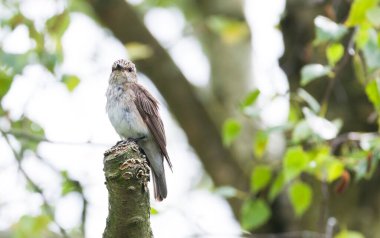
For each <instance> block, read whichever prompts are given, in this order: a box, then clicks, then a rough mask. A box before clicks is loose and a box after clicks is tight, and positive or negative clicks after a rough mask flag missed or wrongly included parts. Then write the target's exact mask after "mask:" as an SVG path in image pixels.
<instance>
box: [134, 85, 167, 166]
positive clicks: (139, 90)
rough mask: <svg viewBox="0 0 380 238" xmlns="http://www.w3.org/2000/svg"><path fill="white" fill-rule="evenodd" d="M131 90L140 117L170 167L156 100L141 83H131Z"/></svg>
mask: <svg viewBox="0 0 380 238" xmlns="http://www.w3.org/2000/svg"><path fill="white" fill-rule="evenodd" d="M131 86H132V90H133V92H134V93H135V98H134V103H135V105H136V107H137V110H138V111H139V113H140V115H141V117H142V119H143V120H144V122H145V123H146V124H147V126H148V128H149V131H150V132H151V133H152V135H153V137H154V140H155V141H156V143H157V145H158V146H159V147H160V150H161V153H162V154H163V156H164V157H165V158H166V161H167V162H168V164H169V166H170V169H171V168H172V163H171V162H170V159H169V155H168V152H167V150H166V137H165V129H164V124H163V123H162V120H161V117H160V115H159V113H158V102H157V100H156V99H155V98H154V97H153V96H152V95H151V94H150V93H149V92H148V91H147V90H146V89H145V88H143V87H142V86H141V85H139V84H137V83H134V84H131Z"/></svg>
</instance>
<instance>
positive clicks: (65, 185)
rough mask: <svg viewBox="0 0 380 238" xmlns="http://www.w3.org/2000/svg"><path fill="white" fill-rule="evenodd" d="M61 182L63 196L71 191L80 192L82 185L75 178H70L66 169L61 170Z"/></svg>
mask: <svg viewBox="0 0 380 238" xmlns="http://www.w3.org/2000/svg"><path fill="white" fill-rule="evenodd" d="M61 176H62V179H63V181H62V184H61V195H62V196H65V195H67V194H69V193H71V192H79V193H82V187H81V185H80V183H79V182H78V181H77V180H74V179H71V178H70V177H69V174H68V172H67V171H62V172H61Z"/></svg>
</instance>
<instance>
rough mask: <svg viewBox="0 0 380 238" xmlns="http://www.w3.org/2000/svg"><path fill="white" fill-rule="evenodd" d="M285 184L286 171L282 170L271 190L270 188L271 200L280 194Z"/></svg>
mask: <svg viewBox="0 0 380 238" xmlns="http://www.w3.org/2000/svg"><path fill="white" fill-rule="evenodd" d="M284 185H285V176H284V173H283V172H281V173H279V174H278V175H277V177H276V179H275V180H274V182H273V184H272V186H271V187H270V190H269V200H270V201H273V200H274V199H275V198H276V197H277V196H278V194H280V192H281V191H282V189H283V187H284Z"/></svg>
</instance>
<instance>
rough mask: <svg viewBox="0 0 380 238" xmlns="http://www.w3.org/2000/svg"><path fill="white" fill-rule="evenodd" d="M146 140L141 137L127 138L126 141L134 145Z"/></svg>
mask: <svg viewBox="0 0 380 238" xmlns="http://www.w3.org/2000/svg"><path fill="white" fill-rule="evenodd" d="M144 139H146V136H141V137H137V138H131V137H130V138H128V139H127V141H128V142H135V143H136V144H137V143H138V142H139V141H141V140H144Z"/></svg>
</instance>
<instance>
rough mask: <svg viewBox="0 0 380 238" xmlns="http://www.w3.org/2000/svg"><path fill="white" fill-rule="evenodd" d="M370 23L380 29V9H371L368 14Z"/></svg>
mask: <svg viewBox="0 0 380 238" xmlns="http://www.w3.org/2000/svg"><path fill="white" fill-rule="evenodd" d="M366 16H367V19H368V21H369V22H370V23H371V24H372V25H373V26H375V27H380V7H375V8H372V9H369V10H368V11H367V12H366Z"/></svg>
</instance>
